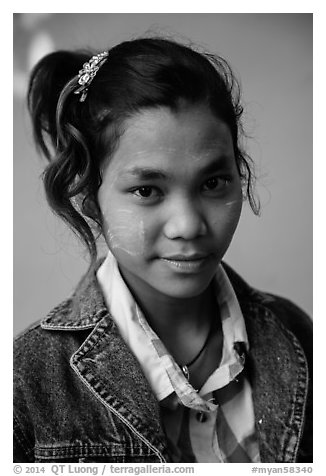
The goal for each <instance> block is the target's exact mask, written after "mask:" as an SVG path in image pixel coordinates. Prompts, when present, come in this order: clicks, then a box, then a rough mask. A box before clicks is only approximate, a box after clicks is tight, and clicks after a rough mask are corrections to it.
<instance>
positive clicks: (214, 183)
mask: <svg viewBox="0 0 326 476" xmlns="http://www.w3.org/2000/svg"><path fill="white" fill-rule="evenodd" d="M228 182H229V180H228V179H227V178H226V177H212V178H210V179H208V180H206V182H205V183H204V185H203V190H204V191H208V192H209V191H216V190H219V189H220V188H223V187H224V186H225V185H227V183H228Z"/></svg>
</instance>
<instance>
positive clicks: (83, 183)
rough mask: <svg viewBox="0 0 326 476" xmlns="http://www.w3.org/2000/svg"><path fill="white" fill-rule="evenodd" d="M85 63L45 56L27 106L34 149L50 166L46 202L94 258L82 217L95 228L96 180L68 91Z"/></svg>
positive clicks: (62, 54)
mask: <svg viewBox="0 0 326 476" xmlns="http://www.w3.org/2000/svg"><path fill="white" fill-rule="evenodd" d="M88 58H89V53H83V52H76V53H73V52H68V51H57V52H55V53H51V54H49V55H47V56H45V57H44V58H43V59H42V60H41V61H40V62H39V63H38V64H37V65H36V66H35V68H34V69H33V71H32V73H31V77H30V83H29V88H28V95H27V105H28V110H29V113H30V116H31V119H32V125H33V135H34V140H35V142H36V146H37V148H38V149H40V150H41V152H42V153H43V154H44V156H45V157H46V158H47V160H48V161H49V165H48V166H47V167H46V169H45V171H44V173H43V182H44V187H45V192H46V197H47V201H48V203H49V205H50V206H51V208H52V209H53V211H54V212H55V213H56V214H57V215H59V216H60V217H61V218H62V219H63V220H64V221H65V222H66V223H68V225H70V226H71V228H72V229H73V231H74V232H77V235H79V237H80V238H81V239H82V240H83V241H84V243H85V244H86V245H87V247H88V249H89V251H90V254H91V257H92V258H95V257H96V245H95V240H94V236H93V232H92V230H91V228H90V226H89V224H88V222H87V221H86V220H85V218H84V216H85V215H86V216H88V217H89V218H92V219H93V220H95V222H96V223H97V224H99V218H98V217H99V213H98V210H97V212H96V213H95V216H94V213H93V212H94V206H92V207H90V206H89V199H90V198H92V200H94V201H95V203H97V199H96V191H97V189H98V187H99V183H100V179H99V177H98V171H97V169H96V168H95V167H94V165H93V166H92V161H91V157H90V153H89V149H88V146H87V141H86V139H85V136H84V135H85V133H84V134H83V132H82V130H81V129H82V127H81V122H82V121H81V118H80V115H81V112H80V108H81V105H80V103H79V102H78V98H77V97H76V96H74V94H73V92H72V91H73V89H74V88H75V87H76V85H77V81H78V71H79V70H80V69H81V67H82V65H83V63H84V62H85V61H87V59H88ZM92 175H93V180H90V178H91V176H92ZM92 184H93V186H92ZM95 184H96V185H95ZM90 209H92V212H90ZM95 209H96V207H95ZM80 211H82V213H80ZM83 215H84V216H83Z"/></svg>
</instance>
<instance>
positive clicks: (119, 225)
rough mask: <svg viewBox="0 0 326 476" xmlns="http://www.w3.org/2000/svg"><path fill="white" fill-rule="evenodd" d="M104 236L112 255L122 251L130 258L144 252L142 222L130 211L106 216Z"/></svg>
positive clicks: (144, 243) (144, 241) (122, 210)
mask: <svg viewBox="0 0 326 476" xmlns="http://www.w3.org/2000/svg"><path fill="white" fill-rule="evenodd" d="M104 235H105V238H106V242H107V244H108V247H109V248H110V250H111V251H112V253H113V254H115V253H117V252H120V251H122V252H124V253H126V254H128V255H130V256H141V255H143V254H144V253H145V251H146V233H145V225H144V221H143V219H142V218H139V217H137V216H136V217H135V215H134V213H133V212H132V211H131V210H124V209H120V210H117V211H115V213H114V216H112V215H111V216H110V215H108V216H106V217H105V232H104Z"/></svg>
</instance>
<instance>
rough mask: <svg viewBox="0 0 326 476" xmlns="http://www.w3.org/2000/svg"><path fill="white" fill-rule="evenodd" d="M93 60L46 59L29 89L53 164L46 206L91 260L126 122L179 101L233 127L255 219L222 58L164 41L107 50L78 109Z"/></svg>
mask: <svg viewBox="0 0 326 476" xmlns="http://www.w3.org/2000/svg"><path fill="white" fill-rule="evenodd" d="M93 54H94V53H93V52H85V51H76V52H68V51H57V52H55V53H52V54H49V55H47V56H45V57H44V58H43V59H42V60H41V61H40V62H39V63H38V64H37V65H36V66H35V68H34V70H33V71H32V73H31V78H30V83H29V89H28V108H29V112H30V114H31V117H32V122H33V131H34V138H35V141H36V144H37V146H38V147H39V148H40V149H41V151H42V152H43V153H44V155H45V156H46V158H47V159H48V160H49V165H48V166H47V168H46V170H45V172H44V175H43V178H44V185H45V190H46V196H47V200H48V202H49V204H50V206H51V207H52V209H53V210H54V211H55V212H56V213H57V214H58V215H59V216H60V217H61V218H63V219H64V220H65V221H66V222H67V223H68V224H69V225H70V226H71V227H72V229H73V230H74V231H75V232H77V234H78V235H79V236H80V238H81V239H82V240H83V241H84V243H85V244H86V245H87V247H88V249H89V251H90V255H91V258H92V260H93V261H94V260H95V259H96V255H97V252H96V238H95V236H94V233H93V231H92V228H93V227H92V226H91V223H93V224H94V222H95V223H96V224H97V225H99V226H101V213H100V208H99V205H98V201H97V192H98V189H99V187H100V185H101V167H100V166H101V164H102V162H103V160H104V158H107V157H109V156H110V154H112V152H113V151H114V148H115V147H116V145H117V141H118V139H119V137H120V135H121V133H122V127H121V126H122V125H123V122H124V121H125V119H126V118H128V117H130V116H132V115H133V114H135V113H137V112H139V111H140V110H142V109H144V108H153V107H158V106H166V107H168V108H170V109H172V110H177V109H178V107H179V105H180V100H182V99H183V100H185V101H186V102H190V103H200V102H205V103H207V105H208V106H209V107H210V109H211V111H212V112H213V113H214V114H215V115H216V116H217V117H219V118H220V119H221V120H223V121H224V122H225V123H226V124H227V125H228V126H229V128H230V131H231V134H232V139H233V147H234V152H235V158H236V162H237V166H238V170H239V173H240V177H241V179H242V183H243V188H244V191H245V196H246V197H247V199H248V200H249V203H250V206H251V208H252V210H253V211H254V213H256V214H258V212H259V203H258V202H257V201H256V199H255V196H254V193H253V181H254V174H253V168H252V167H253V165H252V161H251V159H250V157H249V156H248V155H247V154H246V153H245V152H244V151H243V150H242V148H241V146H240V138H241V135H242V134H243V130H242V126H241V121H240V118H241V115H242V112H243V108H242V106H241V104H240V88H239V85H238V82H237V81H236V79H235V77H234V75H233V73H232V71H231V68H230V66H229V65H228V63H227V62H226V61H225V60H224V59H223V58H221V57H220V56H217V55H213V54H209V53H199V52H197V51H195V50H194V49H193V48H189V47H187V46H185V45H182V44H179V43H176V42H174V41H171V40H166V39H163V38H142V39H136V40H132V41H126V42H123V43H121V44H119V45H117V46H115V47H113V48H112V49H110V51H109V57H108V59H107V61H106V62H105V63H104V64H103V65H102V66H101V68H100V70H99V72H98V74H97V75H96V77H95V78H94V80H93V82H92V84H91V85H90V87H89V91H88V95H87V98H86V101H85V102H80V101H79V98H80V96H79V95H76V94H74V92H75V91H76V89H77V88H78V71H79V70H80V69H81V68H82V65H83V63H85V62H86V61H88V60H89V59H90V57H91V56H92V55H93ZM89 219H91V220H92V222H90V221H89Z"/></svg>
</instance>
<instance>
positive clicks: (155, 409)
mask: <svg viewBox="0 0 326 476" xmlns="http://www.w3.org/2000/svg"><path fill="white" fill-rule="evenodd" d="M71 366H72V368H73V369H74V371H75V372H76V373H77V374H78V375H79V377H80V378H81V379H82V380H83V382H84V383H85V384H86V385H87V386H88V388H89V389H90V390H91V391H92V392H93V393H94V394H95V396H96V397H97V398H98V399H99V400H100V401H101V402H102V403H103V404H104V405H105V406H107V407H108V408H109V409H110V410H111V411H112V412H113V413H114V414H115V415H116V416H118V417H119V418H120V420H122V421H123V422H124V423H125V424H126V425H127V426H128V427H129V428H130V429H131V431H132V432H133V433H134V434H136V435H137V436H138V437H139V438H140V439H141V440H143V441H144V442H145V443H146V444H147V446H149V447H150V448H151V449H152V450H153V452H154V453H156V454H158V457H159V458H161V456H162V454H161V453H164V452H165V444H164V442H165V438H164V435H163V432H162V429H161V427H160V423H159V422H160V415H159V406H158V405H157V402H156V399H155V396H154V394H153V393H152V391H151V388H150V387H149V384H148V382H147V380H146V379H145V377H144V375H143V373H142V371H141V369H140V367H139V364H138V363H137V361H136V359H135V357H134V356H133V354H132V353H131V352H130V350H129V349H128V347H127V346H126V344H125V342H124V341H123V339H122V338H121V336H120V334H119V332H118V329H117V326H116V325H115V323H114V322H113V320H112V319H111V318H110V315H109V314H107V315H106V316H105V317H103V318H102V320H101V321H100V322H99V323H98V324H97V325H96V327H95V329H94V330H93V332H92V333H91V334H90V335H89V337H88V338H87V339H86V341H85V342H84V343H83V344H82V346H81V347H80V348H79V349H78V351H77V352H76V353H75V354H74V355H73V356H72V358H71Z"/></svg>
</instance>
